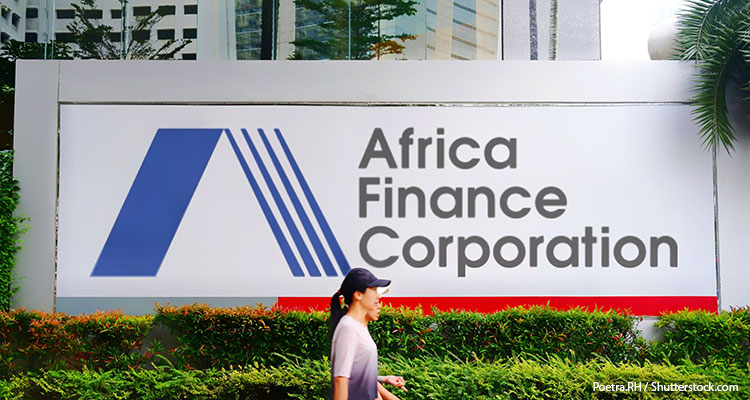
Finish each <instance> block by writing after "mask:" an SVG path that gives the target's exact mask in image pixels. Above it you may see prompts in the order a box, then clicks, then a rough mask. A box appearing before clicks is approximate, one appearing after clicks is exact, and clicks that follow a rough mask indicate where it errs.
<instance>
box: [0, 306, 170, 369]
mask: <svg viewBox="0 0 750 400" xmlns="http://www.w3.org/2000/svg"><path fill="white" fill-rule="evenodd" d="M152 320H153V317H152V316H143V317H134V316H126V315H123V314H122V313H120V312H100V313H96V314H91V315H81V316H70V315H67V314H63V313H54V314H53V313H44V312H38V311H26V310H24V309H20V310H15V311H11V312H7V313H0V376H9V375H11V374H15V373H19V372H23V371H27V370H31V371H35V370H39V369H52V368H74V369H80V368H103V369H112V368H127V367H133V366H140V365H144V364H146V363H149V362H150V361H151V358H152V355H153V353H154V352H159V351H161V349H160V347H159V344H158V343H155V344H154V345H155V347H156V348H154V349H149V351H146V352H145V353H142V352H141V351H140V349H141V346H142V341H143V339H144V337H145V336H146V334H147V333H148V332H149V331H150V330H151V327H152Z"/></svg>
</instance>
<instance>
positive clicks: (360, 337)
mask: <svg viewBox="0 0 750 400" xmlns="http://www.w3.org/2000/svg"><path fill="white" fill-rule="evenodd" d="M336 376H343V377H346V378H349V399H350V400H373V399H376V398H377V397H378V348H377V346H376V345H375V342H374V341H373V340H372V337H371V336H370V332H368V331H367V328H366V327H364V326H362V324H360V323H359V322H357V321H355V320H354V318H351V317H349V316H348V315H344V316H343V317H341V320H340V321H339V323H338V325H337V326H336V330H335V331H334V332H333V342H332V344H331V395H330V397H331V399H332V398H333V378H334V377H336Z"/></svg>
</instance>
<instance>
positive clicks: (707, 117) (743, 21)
mask: <svg viewBox="0 0 750 400" xmlns="http://www.w3.org/2000/svg"><path fill="white" fill-rule="evenodd" d="M678 24H679V28H680V30H679V33H678V36H677V43H678V45H679V46H680V47H681V48H682V49H683V51H682V57H681V58H682V59H684V60H695V61H696V63H697V64H698V67H699V72H698V73H697V74H696V76H695V79H694V82H693V89H694V91H695V95H694V97H693V98H692V100H693V102H694V104H695V108H694V109H693V114H695V121H696V122H697V124H698V127H699V135H700V138H701V140H702V142H703V145H704V146H706V147H709V146H711V145H712V144H714V143H718V144H721V145H722V146H723V147H724V149H725V150H727V152H731V151H732V150H733V149H734V141H735V136H734V132H733V128H732V124H731V123H730V120H729V117H728V115H727V101H726V94H727V93H726V86H727V82H728V81H729V80H730V79H741V80H742V81H743V83H744V82H747V81H748V78H747V76H746V71H747V67H748V66H750V37H749V36H748V35H750V3H748V2H746V0H713V1H711V0H690V1H689V2H688V5H687V8H686V9H685V10H684V12H683V13H682V14H681V15H680V16H679V17H678Z"/></svg>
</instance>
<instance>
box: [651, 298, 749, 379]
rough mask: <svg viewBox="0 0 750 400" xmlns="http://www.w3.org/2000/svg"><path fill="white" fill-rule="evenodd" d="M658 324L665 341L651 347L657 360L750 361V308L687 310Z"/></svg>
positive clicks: (667, 315)
mask: <svg viewBox="0 0 750 400" xmlns="http://www.w3.org/2000/svg"><path fill="white" fill-rule="evenodd" d="M656 326H657V327H660V328H663V329H664V336H663V338H662V340H660V341H658V342H655V343H654V345H653V346H652V347H653V348H652V352H653V354H654V355H653V357H654V358H656V359H659V358H661V359H665V360H669V361H670V362H672V363H680V362H683V361H684V360H690V361H691V362H694V363H704V362H710V361H723V362H729V363H735V364H739V365H744V364H746V363H748V362H750V345H749V342H750V309H748V308H744V309H736V310H732V311H731V312H722V313H720V314H709V313H706V312H702V311H687V310H686V311H681V312H677V313H674V314H666V315H663V316H662V317H661V319H660V320H659V322H657V323H656Z"/></svg>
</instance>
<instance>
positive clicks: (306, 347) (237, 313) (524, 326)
mask: <svg viewBox="0 0 750 400" xmlns="http://www.w3.org/2000/svg"><path fill="white" fill-rule="evenodd" d="M326 318H327V315H326V313H323V312H317V311H311V312H301V311H285V310H278V309H273V310H266V309H263V308H257V307H256V308H253V307H239V308H210V307H208V306H206V305H190V306H182V307H174V306H157V316H156V320H155V321H156V323H159V324H163V325H165V326H166V327H167V328H169V330H171V331H172V332H173V333H174V334H175V335H176V336H177V338H178V341H179V343H180V346H179V347H178V348H177V349H175V356H176V360H177V363H178V365H180V366H188V367H190V368H201V369H202V368H209V367H229V366H237V365H247V364H252V363H256V362H257V363H260V364H264V365H275V364H279V363H282V362H283V361H284V358H283V357H282V356H280V354H283V355H285V356H292V357H300V358H305V359H321V358H323V357H326V356H328V354H329V352H330V346H329V343H328V340H327V339H326V333H327V326H326ZM635 319H636V317H634V316H630V315H620V314H617V313H615V312H612V311H610V312H602V311H594V312H586V311H582V310H570V311H557V310H554V309H551V308H548V307H532V308H529V309H525V308H521V307H518V308H512V309H508V310H505V311H501V312H498V313H494V314H479V313H470V312H448V313H436V314H434V315H431V316H426V315H424V314H423V313H422V311H421V310H408V309H393V308H388V307H385V308H384V309H383V311H382V312H381V315H380V320H379V321H378V322H376V323H373V324H371V325H370V328H369V329H370V333H371V335H372V337H373V340H375V343H377V345H378V348H379V349H380V352H381V354H388V355H395V356H398V355H400V356H404V357H426V356H438V357H443V355H444V354H446V353H448V354H452V355H453V356H454V357H456V358H458V359H461V360H469V359H475V358H479V359H486V360H503V359H507V358H510V357H516V356H526V357H528V356H545V355H547V354H560V353H561V354H566V355H568V356H569V357H572V358H573V359H576V360H579V359H580V360H589V359H593V358H598V357H605V358H608V359H610V360H612V361H615V362H620V361H626V360H635V359H641V358H642V348H643V346H645V345H646V343H645V341H644V340H643V339H642V338H641V337H640V336H639V334H638V331H637V330H636V329H635V327H634V323H635Z"/></svg>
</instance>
